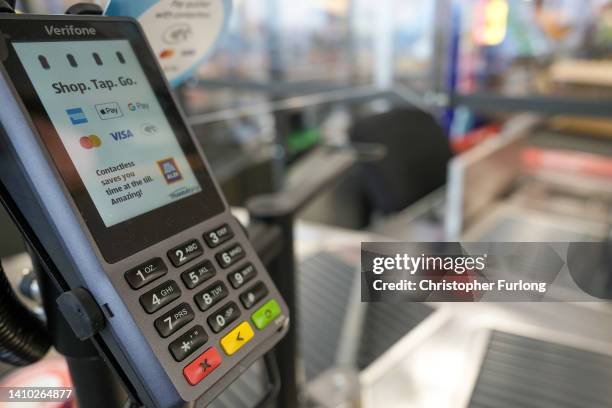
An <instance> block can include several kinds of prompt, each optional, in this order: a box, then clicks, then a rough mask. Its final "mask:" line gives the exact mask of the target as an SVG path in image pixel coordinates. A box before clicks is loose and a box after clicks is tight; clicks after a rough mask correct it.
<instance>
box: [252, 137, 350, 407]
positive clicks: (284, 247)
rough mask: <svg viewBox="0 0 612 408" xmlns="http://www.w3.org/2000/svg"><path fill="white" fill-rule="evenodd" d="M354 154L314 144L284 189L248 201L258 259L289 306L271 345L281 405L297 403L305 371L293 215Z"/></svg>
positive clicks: (332, 180) (345, 171) (339, 172)
mask: <svg viewBox="0 0 612 408" xmlns="http://www.w3.org/2000/svg"><path fill="white" fill-rule="evenodd" d="M357 160H358V154H357V152H356V151H354V150H353V149H348V148H343V149H335V148H329V149H328V148H325V147H322V148H319V149H318V150H317V151H314V152H313V153H311V154H310V156H309V157H307V158H305V159H304V160H303V161H302V162H300V163H299V164H298V165H297V166H295V167H296V168H294V169H293V170H292V173H291V174H290V175H289V177H288V178H287V183H286V185H285V188H284V189H283V191H281V192H278V193H274V194H269V195H263V196H258V197H255V198H253V199H252V200H250V201H249V202H248V203H247V209H248V210H249V215H250V217H251V222H252V223H253V224H254V225H252V226H250V227H249V231H250V233H249V235H250V237H251V240H252V241H253V243H254V245H255V249H256V250H257V251H258V253H260V254H263V256H262V260H263V261H264V263H265V264H266V266H267V268H268V272H269V273H270V276H271V277H272V280H273V281H274V283H275V284H276V286H277V288H278V290H279V291H280V293H281V295H283V297H284V299H285V302H286V303H287V306H289V310H290V312H291V325H290V326H289V331H288V333H287V335H286V336H285V338H284V339H283V340H281V342H280V343H279V344H278V345H277V346H276V347H275V351H274V352H275V353H276V357H277V360H278V367H279V372H280V378H281V389H280V393H279V400H278V404H277V405H278V406H279V407H282V408H296V407H298V406H299V404H300V391H301V388H302V387H301V386H300V379H301V378H303V377H304V376H303V375H302V374H301V373H300V372H299V371H298V370H299V369H300V364H299V350H298V333H297V330H298V321H299V316H298V315H297V312H296V311H297V304H298V302H297V292H296V273H297V271H296V262H295V248H294V221H295V217H296V215H297V214H298V213H299V212H300V211H301V210H302V209H303V208H304V207H305V206H306V205H308V204H309V203H310V202H312V200H313V199H314V198H316V197H317V196H318V195H319V194H320V193H321V192H323V191H324V190H325V189H327V188H329V187H331V186H333V185H335V184H336V183H337V182H338V181H339V180H340V179H341V178H342V176H344V175H346V174H348V172H349V170H350V169H352V168H353V166H354V165H355V164H356V163H357ZM258 247H264V248H258ZM265 247H268V249H266V248H265Z"/></svg>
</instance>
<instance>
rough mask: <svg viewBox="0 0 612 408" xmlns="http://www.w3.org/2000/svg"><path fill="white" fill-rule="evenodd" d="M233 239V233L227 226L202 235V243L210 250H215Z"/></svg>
mask: <svg viewBox="0 0 612 408" xmlns="http://www.w3.org/2000/svg"><path fill="white" fill-rule="evenodd" d="M233 237H234V233H233V232H232V230H231V228H230V227H229V225H227V224H223V225H222V226H220V227H219V228H215V229H214V230H212V231H209V232H207V233H206V234H204V241H206V244H207V245H208V246H209V247H210V248H216V247H218V246H219V245H221V244H222V243H224V242H227V241H229V240H230V239H232V238H233Z"/></svg>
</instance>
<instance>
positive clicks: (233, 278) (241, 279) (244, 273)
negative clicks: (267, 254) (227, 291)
mask: <svg viewBox="0 0 612 408" xmlns="http://www.w3.org/2000/svg"><path fill="white" fill-rule="evenodd" d="M255 275H257V270H256V269H255V267H254V266H253V265H251V264H248V265H246V266H244V267H242V268H240V269H237V270H235V271H234V272H232V273H230V274H229V275H228V276H227V278H228V279H229V281H230V283H231V284H232V287H233V288H234V289H238V288H240V287H241V286H243V285H244V284H245V283H247V282H248V281H250V280H251V279H253V278H254V277H255Z"/></svg>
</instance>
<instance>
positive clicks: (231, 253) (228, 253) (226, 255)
mask: <svg viewBox="0 0 612 408" xmlns="http://www.w3.org/2000/svg"><path fill="white" fill-rule="evenodd" d="M245 256H246V253H245V252H244V248H242V247H241V246H240V244H236V245H234V246H233V247H230V248H228V249H227V250H225V251H223V252H220V253H218V254H217V255H216V258H217V262H219V265H221V267H222V268H223V269H225V268H229V267H230V266H232V265H233V264H235V263H236V262H238V261H239V260H241V259H242V258H244V257H245Z"/></svg>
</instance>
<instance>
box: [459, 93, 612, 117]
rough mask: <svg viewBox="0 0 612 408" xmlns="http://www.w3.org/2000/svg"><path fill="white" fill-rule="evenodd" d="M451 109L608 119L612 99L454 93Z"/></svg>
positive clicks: (611, 107) (611, 110)
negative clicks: (460, 107)
mask: <svg viewBox="0 0 612 408" xmlns="http://www.w3.org/2000/svg"><path fill="white" fill-rule="evenodd" d="M451 105H452V106H455V107H457V106H466V107H468V108H472V109H474V110H476V111H481V112H503V113H514V112H534V113H541V114H571V115H578V116H602V117H609V116H610V112H612V98H602V99H594V98H584V99H571V98H570V97H560V96H543V95H529V96H520V97H508V96H502V95H499V94H491V93H473V94H467V95H466V94H456V95H454V96H452V97H451Z"/></svg>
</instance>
